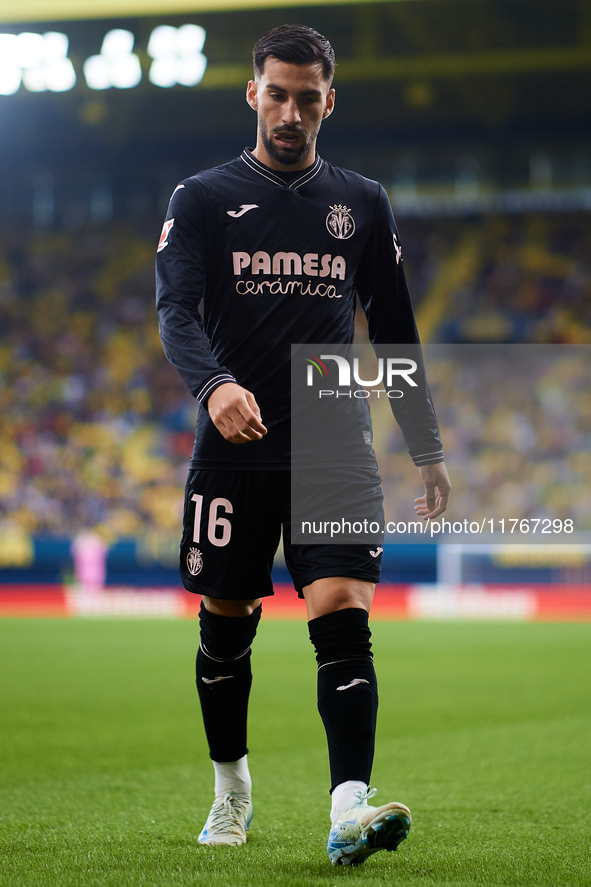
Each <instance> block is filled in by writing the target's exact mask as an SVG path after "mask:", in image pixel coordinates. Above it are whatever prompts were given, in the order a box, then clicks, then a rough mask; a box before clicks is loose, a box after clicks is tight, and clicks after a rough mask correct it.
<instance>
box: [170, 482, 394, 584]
mask: <svg viewBox="0 0 591 887" xmlns="http://www.w3.org/2000/svg"><path fill="white" fill-rule="evenodd" d="M290 497H291V477H290V472H289V470H286V471H234V470H229V471H228V470H225V469H224V470H217V469H210V468H207V469H204V468H195V469H191V471H190V472H189V477H188V479H187V486H186V489H185V510H184V522H183V538H182V540H181V551H180V571H181V578H182V581H183V585H184V586H185V588H186V589H187V590H188V591H192V592H194V593H195V594H203V595H207V596H208V597H213V598H221V599H223V600H252V599H255V598H259V597H266V596H268V595H272V594H273V583H272V580H271V568H272V566H273V558H274V557H275V552H276V551H277V547H278V545H279V540H280V537H281V530H282V528H283V549H284V554H285V563H286V566H287V569H288V570H289V573H290V575H291V577H292V579H293V583H294V586H295V588H296V590H297V592H298V594H299V596H300V597H303V594H302V589H303V588H304V587H305V586H306V585H310V583H311V582H314V581H315V580H316V579H325V578H327V577H331V576H346V577H347V578H351V579H363V580H365V581H367V582H379V580H380V569H381V560H382V554H381V548H380V547H378V546H376V545H340V544H326V545H294V544H292V542H291V538H290V536H291V533H290V528H289V521H290Z"/></svg>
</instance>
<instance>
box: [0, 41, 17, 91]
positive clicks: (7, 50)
mask: <svg viewBox="0 0 591 887" xmlns="http://www.w3.org/2000/svg"><path fill="white" fill-rule="evenodd" d="M17 57H18V37H17V36H16V34H0V95H13V93H15V92H16V91H17V90H18V88H19V87H20V85H21V69H20V67H19V65H18V64H17Z"/></svg>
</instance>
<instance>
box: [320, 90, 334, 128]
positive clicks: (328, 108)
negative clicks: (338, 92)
mask: <svg viewBox="0 0 591 887" xmlns="http://www.w3.org/2000/svg"><path fill="white" fill-rule="evenodd" d="M334 103H335V91H334V89H329V90H328V95H327V96H326V104H325V106H324V111H323V112H322V119H323V120H326V118H327V117H330V115H331V114H332V112H333V111H334Z"/></svg>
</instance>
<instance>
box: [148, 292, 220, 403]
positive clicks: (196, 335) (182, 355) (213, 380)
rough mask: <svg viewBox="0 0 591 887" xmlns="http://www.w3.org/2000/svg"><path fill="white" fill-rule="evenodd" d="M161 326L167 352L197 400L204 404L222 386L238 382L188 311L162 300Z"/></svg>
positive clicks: (167, 355) (165, 352) (160, 306)
mask: <svg viewBox="0 0 591 887" xmlns="http://www.w3.org/2000/svg"><path fill="white" fill-rule="evenodd" d="M158 325H159V330H160V339H161V341H162V347H163V349H164V354H165V355H166V357H167V359H168V360H169V361H170V363H171V364H172V365H173V366H174V368H175V369H176V371H177V372H178V373H179V375H180V377H181V378H182V380H183V382H184V383H185V385H186V386H187V388H188V389H189V391H190V392H191V394H192V395H193V396H194V397H196V398H197V400H199V401H200V402H203V403H205V402H206V401H207V398H208V397H209V396H210V394H211V393H212V392H213V391H214V390H215V388H217V387H218V386H219V385H222V384H224V383H226V382H235V381H236V380H235V378H234V376H233V375H232V373H230V372H229V371H228V370H227V369H226V368H225V367H222V366H220V364H219V363H218V362H217V360H216V359H215V357H214V356H213V354H212V352H211V349H210V347H209V340H208V338H207V336H206V335H205V333H204V331H203V329H202V328H201V327H200V325H199V324H198V323H197V321H196V320H195V319H194V318H192V317H191V316H190V315H189V314H188V312H186V311H183V310H182V309H181V308H180V307H179V306H178V305H174V306H168V305H166V303H165V301H160V303H159V305H158Z"/></svg>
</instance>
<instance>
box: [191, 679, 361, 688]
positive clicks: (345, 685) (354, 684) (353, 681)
mask: <svg viewBox="0 0 591 887" xmlns="http://www.w3.org/2000/svg"><path fill="white" fill-rule="evenodd" d="M204 680H205V678H204ZM358 684H369V681H366V680H364V679H363V678H353V680H352V681H351V683H350V684H342V686H340V687H337V690H350V689H351V687H356V686H357V685H358Z"/></svg>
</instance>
